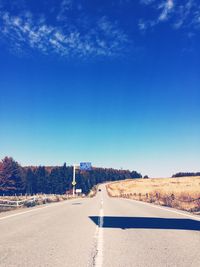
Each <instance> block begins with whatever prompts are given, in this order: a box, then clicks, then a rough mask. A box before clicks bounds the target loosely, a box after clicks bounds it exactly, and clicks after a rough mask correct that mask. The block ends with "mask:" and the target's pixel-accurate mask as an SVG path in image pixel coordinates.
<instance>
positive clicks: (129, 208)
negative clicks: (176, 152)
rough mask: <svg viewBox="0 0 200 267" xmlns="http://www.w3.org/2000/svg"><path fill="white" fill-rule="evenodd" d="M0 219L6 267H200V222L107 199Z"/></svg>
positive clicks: (0, 253)
mask: <svg viewBox="0 0 200 267" xmlns="http://www.w3.org/2000/svg"><path fill="white" fill-rule="evenodd" d="M101 189H102V190H101V191H100V192H98V194H97V196H96V197H95V198H92V199H74V200H69V201H65V202H61V203H56V204H49V205H45V206H40V207H36V208H30V209H23V210H20V211H17V212H16V211H15V212H6V213H1V214H0V266H1V267H18V266H19V267H33V266H34V267H40V266H41V267H46V266H48V267H53V266H54V267H57V266H59V267H62V266H67V267H82V266H83V267H92V266H99V267H100V266H105V267H126V266H128V267H132V266H134V267H143V266H144V267H150V266H152V267H157V266H159V267H163V266H167V267H169V266H173V267H174V266H176V267H179V266H180V267H188V266H189V267H198V266H200V253H199V249H200V219H199V217H197V216H193V215H190V214H189V213H186V212H182V211H177V210H173V209H170V208H163V207H158V206H154V205H151V204H146V203H143V202H137V201H133V200H127V199H115V198H110V197H108V195H107V193H106V190H105V186H104V185H102V186H101Z"/></svg>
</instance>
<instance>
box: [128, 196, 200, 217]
mask: <svg viewBox="0 0 200 267" xmlns="http://www.w3.org/2000/svg"><path fill="white" fill-rule="evenodd" d="M123 199H125V200H128V201H130V202H133V201H136V202H137V203H141V204H143V205H148V206H150V207H153V208H156V209H161V210H166V211H169V212H173V213H177V214H179V215H182V216H186V217H190V218H193V219H195V220H197V221H200V218H198V217H197V216H195V215H191V214H187V213H184V212H179V211H176V210H174V209H173V208H171V209H168V208H166V207H163V206H158V205H155V204H151V203H148V202H144V201H137V200H135V199H127V198H123Z"/></svg>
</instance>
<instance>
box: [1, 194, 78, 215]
mask: <svg viewBox="0 0 200 267" xmlns="http://www.w3.org/2000/svg"><path fill="white" fill-rule="evenodd" d="M79 197H80V196H79ZM71 198H73V196H72V195H54V194H48V195H43V194H37V195H35V197H33V196H32V197H30V196H0V212H3V211H10V210H13V209H16V208H24V207H33V206H36V205H43V204H47V203H54V202H59V201H63V200H68V199H71ZM17 202H18V203H19V206H16V204H17Z"/></svg>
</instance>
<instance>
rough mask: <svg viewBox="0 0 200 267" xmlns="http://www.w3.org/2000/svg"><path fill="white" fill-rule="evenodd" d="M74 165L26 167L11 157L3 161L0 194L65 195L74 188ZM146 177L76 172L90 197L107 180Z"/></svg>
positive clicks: (106, 171)
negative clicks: (94, 187)
mask: <svg viewBox="0 0 200 267" xmlns="http://www.w3.org/2000/svg"><path fill="white" fill-rule="evenodd" d="M72 171H73V167H72V166H67V165H66V163H64V165H63V166H57V167H45V166H38V167H32V166H30V167H22V166H21V165H20V164H19V163H18V162H17V161H15V160H14V159H13V158H11V157H5V158H4V159H2V160H1V161H0V194H1V195H3V194H6V195H12V194H21V193H22V194H26V193H27V194H37V193H45V194H64V193H66V192H67V191H70V190H71V189H72ZM128 178H142V175H141V174H140V173H138V172H136V171H129V170H117V169H112V168H93V169H92V170H91V171H80V170H77V171H76V182H77V184H76V188H81V189H82V192H83V193H85V194H87V193H88V192H89V191H90V190H91V188H92V187H93V186H95V185H97V184H99V183H103V182H106V181H117V180H124V179H128Z"/></svg>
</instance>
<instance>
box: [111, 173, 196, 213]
mask: <svg viewBox="0 0 200 267" xmlns="http://www.w3.org/2000/svg"><path fill="white" fill-rule="evenodd" d="M107 191H108V194H109V195H110V196H112V197H125V198H130V199H135V200H140V201H146V202H150V203H155V204H159V205H163V206H169V207H173V208H177V209H182V210H186V211H192V212H199V211H200V177H199V176H198V177H181V178H160V179H158V178H152V179H134V180H133V179H132V180H125V181H120V182H114V183H110V184H108V185H107Z"/></svg>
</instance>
